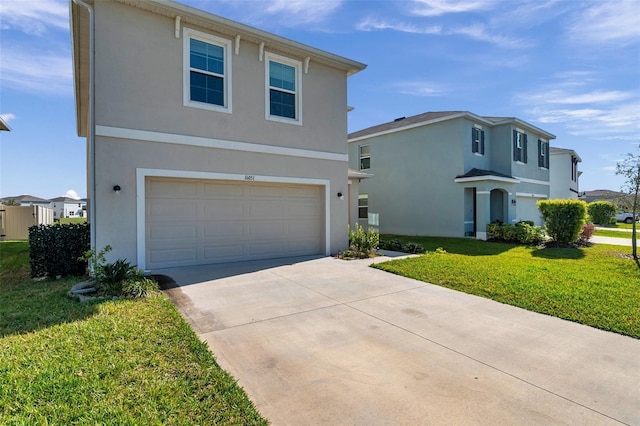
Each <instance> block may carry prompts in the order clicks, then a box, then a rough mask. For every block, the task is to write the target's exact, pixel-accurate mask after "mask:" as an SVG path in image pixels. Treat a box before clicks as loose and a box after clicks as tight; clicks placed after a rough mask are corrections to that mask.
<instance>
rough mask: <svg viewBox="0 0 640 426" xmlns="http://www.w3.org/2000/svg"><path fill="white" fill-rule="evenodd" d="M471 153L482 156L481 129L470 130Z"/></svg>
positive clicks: (482, 139) (482, 133) (482, 137)
mask: <svg viewBox="0 0 640 426" xmlns="http://www.w3.org/2000/svg"><path fill="white" fill-rule="evenodd" d="M471 152H473V153H475V154H479V155H484V130H482V128H481V127H473V129H471Z"/></svg>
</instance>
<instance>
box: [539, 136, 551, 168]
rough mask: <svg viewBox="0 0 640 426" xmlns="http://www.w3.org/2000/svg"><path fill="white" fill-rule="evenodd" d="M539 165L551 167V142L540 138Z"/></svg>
mask: <svg viewBox="0 0 640 426" xmlns="http://www.w3.org/2000/svg"><path fill="white" fill-rule="evenodd" d="M538 167H542V168H545V169H548V168H549V142H547V141H544V140H542V139H538Z"/></svg>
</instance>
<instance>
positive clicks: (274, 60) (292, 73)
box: [265, 52, 302, 124]
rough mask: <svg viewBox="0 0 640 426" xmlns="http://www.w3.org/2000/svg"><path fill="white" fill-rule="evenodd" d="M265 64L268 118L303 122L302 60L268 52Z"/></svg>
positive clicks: (297, 122)
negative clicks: (301, 94) (301, 95)
mask: <svg viewBox="0 0 640 426" xmlns="http://www.w3.org/2000/svg"><path fill="white" fill-rule="evenodd" d="M265 66H266V69H265V73H266V77H267V82H266V117H267V119H269V120H276V121H284V122H288V123H296V124H301V123H302V118H301V109H300V103H301V100H300V70H301V62H299V61H295V60H292V59H289V58H285V57H282V56H279V55H274V54H273V53H269V52H267V53H265Z"/></svg>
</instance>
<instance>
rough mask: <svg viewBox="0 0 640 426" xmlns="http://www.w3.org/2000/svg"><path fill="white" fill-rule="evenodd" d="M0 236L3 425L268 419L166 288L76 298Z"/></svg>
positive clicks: (22, 248)
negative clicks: (138, 294)
mask: <svg viewBox="0 0 640 426" xmlns="http://www.w3.org/2000/svg"><path fill="white" fill-rule="evenodd" d="M27 258H28V246H27V243H26V242H17V243H7V242H0V260H1V263H0V268H1V269H0V274H1V275H0V277H2V280H1V281H0V384H1V385H0V424H16V425H23V424H24V425H26V424H43V425H44V424H113V425H116V424H117V425H121V424H130V425H134V424H135V425H147V424H148V425H158V424H185V425H186V424H203V425H204V424H234V425H235V424H266V423H267V422H266V420H265V419H263V418H262V417H260V414H259V413H258V412H257V411H256V409H255V407H254V406H253V404H252V402H251V401H250V400H249V399H248V397H247V395H246V394H245V393H244V391H243V390H242V388H240V387H239V386H238V385H237V384H236V382H235V381H234V379H233V378H232V377H231V376H230V375H229V374H228V373H226V372H225V371H224V370H222V369H221V368H220V367H219V366H218V365H217V363H216V361H215V359H214V358H213V355H212V354H211V352H209V350H208V349H207V347H206V345H205V344H204V343H202V342H201V341H200V340H199V339H198V337H197V336H196V335H195V334H194V332H193V331H192V330H191V328H190V327H189V325H188V324H187V323H186V322H185V321H184V320H183V319H182V317H181V316H180V315H179V314H178V312H177V311H176V310H175V308H174V307H173V305H172V304H171V303H170V302H169V301H168V300H167V298H166V297H164V296H163V295H158V296H154V297H150V298H148V299H141V300H116V301H106V302H93V303H87V304H81V303H78V302H76V301H75V300H73V299H70V298H69V297H67V295H66V293H67V291H68V290H69V288H70V286H71V285H72V284H73V283H75V282H76V281H77V279H63V280H58V281H39V282H33V281H31V280H29V279H28V267H27V272H26V277H27V278H25V276H24V273H25V268H24V266H25V265H24V262H25V259H27Z"/></svg>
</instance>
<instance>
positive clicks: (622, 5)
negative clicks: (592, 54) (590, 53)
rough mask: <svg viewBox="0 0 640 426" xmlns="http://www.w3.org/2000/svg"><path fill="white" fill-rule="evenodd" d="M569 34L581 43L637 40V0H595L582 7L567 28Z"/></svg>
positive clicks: (639, 26) (639, 17) (639, 22)
mask: <svg viewBox="0 0 640 426" xmlns="http://www.w3.org/2000/svg"><path fill="white" fill-rule="evenodd" d="M567 33H568V35H569V38H570V39H572V40H573V41H576V42H578V43H581V44H587V45H591V44H593V43H596V44H608V45H615V46H617V47H621V46H624V45H627V44H630V43H637V42H638V41H639V40H640V2H638V1H637V0H627V1H615V2H613V1H610V2H600V1H598V2H594V3H593V4H592V5H591V6H590V7H587V8H585V9H582V10H581V11H580V13H579V14H578V15H577V17H576V18H575V20H574V21H573V22H572V24H571V25H569V27H568V28H567Z"/></svg>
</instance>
